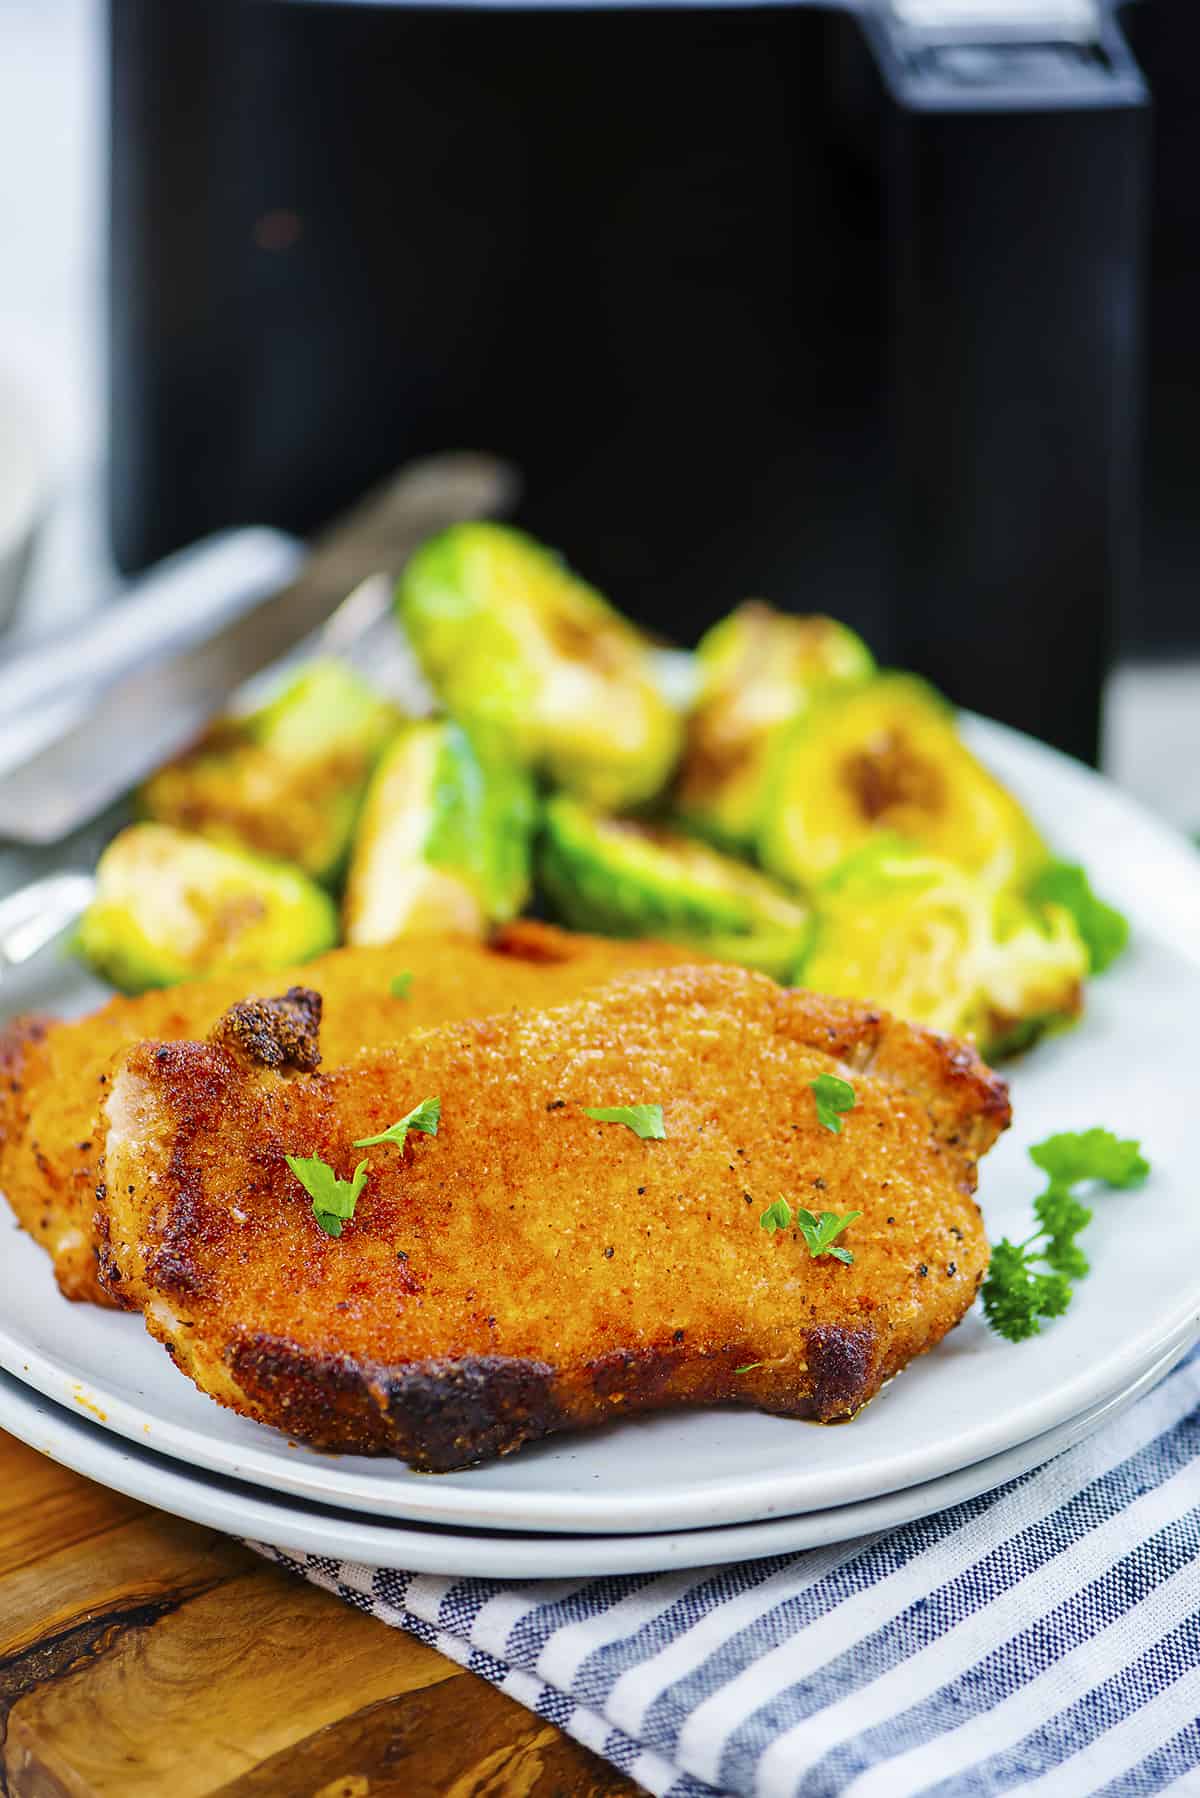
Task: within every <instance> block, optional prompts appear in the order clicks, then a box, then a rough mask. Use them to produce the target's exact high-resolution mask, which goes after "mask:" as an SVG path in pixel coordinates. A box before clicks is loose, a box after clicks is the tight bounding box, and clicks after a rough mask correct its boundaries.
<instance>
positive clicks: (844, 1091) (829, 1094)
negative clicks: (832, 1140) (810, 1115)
mask: <svg viewBox="0 0 1200 1798" xmlns="http://www.w3.org/2000/svg"><path fill="white" fill-rule="evenodd" d="M808 1084H809V1085H810V1086H811V1088H812V1095H813V1098H814V1099H815V1100H816V1101H817V1122H818V1124H821V1125H823V1126H824V1128H825V1129H826V1130H832V1131H833V1133H834V1135H835V1136H840V1135H841V1130H842V1120H841V1118H840V1117H839V1115H838V1114H839V1112H843V1111H853V1110H854V1107H855V1106H856V1105H857V1103H858V1100H857V1099H856V1098H855V1095H854V1088H853V1087H852V1086H851V1084H850V1082H849V1081H848V1080H839V1079H838V1077H837V1075H836V1074H818V1075H817V1077H816V1079H815V1080H810V1081H809V1083H808Z"/></svg>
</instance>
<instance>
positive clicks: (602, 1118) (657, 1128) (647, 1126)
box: [583, 1105, 667, 1141]
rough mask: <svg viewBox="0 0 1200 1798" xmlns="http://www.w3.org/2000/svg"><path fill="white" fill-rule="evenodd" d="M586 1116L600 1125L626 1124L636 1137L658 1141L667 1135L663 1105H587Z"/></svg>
mask: <svg viewBox="0 0 1200 1798" xmlns="http://www.w3.org/2000/svg"><path fill="white" fill-rule="evenodd" d="M583 1109H584V1114H585V1116H587V1117H590V1118H595V1120H596V1122H597V1123H598V1124H626V1125H628V1127H629V1129H630V1130H632V1131H633V1134H634V1135H635V1136H640V1137H642V1139H643V1140H645V1139H646V1138H647V1137H653V1138H654V1139H655V1140H656V1141H657V1140H658V1139H660V1138H662V1137H664V1136H665V1135H666V1134H667V1133H666V1130H665V1129H664V1128H663V1109H662V1106H661V1105H585V1106H584V1108H583Z"/></svg>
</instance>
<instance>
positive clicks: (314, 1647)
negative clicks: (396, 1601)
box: [0, 1432, 641, 1798]
mask: <svg viewBox="0 0 1200 1798" xmlns="http://www.w3.org/2000/svg"><path fill="white" fill-rule="evenodd" d="M640 1791H641V1787H639V1786H635V1785H633V1784H632V1783H631V1782H630V1781H629V1780H627V1779H624V1778H622V1777H621V1776H620V1775H618V1774H617V1773H616V1772H614V1771H613V1770H612V1769H611V1768H610V1767H609V1766H607V1764H606V1763H605V1762H603V1761H601V1760H598V1759H597V1758H596V1757H595V1756H594V1755H591V1754H589V1753H587V1751H586V1750H584V1749H582V1748H580V1747H578V1746H577V1745H576V1744H575V1743H574V1742H572V1741H571V1740H570V1739H569V1738H568V1737H566V1736H564V1735H562V1734H561V1732H560V1731H559V1730H557V1729H555V1728H553V1727H552V1726H551V1725H549V1724H547V1723H545V1722H543V1721H542V1719H540V1718H538V1717H534V1716H532V1715H531V1714H530V1713H529V1712H528V1711H526V1710H523V1709H522V1708H521V1706H519V1705H517V1704H514V1703H513V1701H512V1700H511V1699H509V1698H506V1697H504V1696H503V1695H502V1694H501V1693H499V1692H497V1691H495V1690H494V1689H493V1688H492V1687H491V1686H489V1685H488V1684H487V1683H486V1682H485V1681H483V1680H481V1679H478V1678H477V1677H476V1676H475V1675H474V1674H471V1673H465V1672H464V1671H463V1670H462V1669H461V1668H460V1667H457V1666H456V1665H455V1664H454V1663H453V1662H452V1661H448V1660H446V1659H445V1658H444V1657H443V1656H442V1655H440V1654H437V1653H435V1651H434V1650H433V1649H430V1648H425V1647H423V1646H422V1644H421V1643H419V1642H417V1641H415V1640H414V1639H413V1638H412V1637H411V1636H408V1635H406V1634H405V1633H404V1632H403V1631H402V1630H395V1629H389V1628H388V1627H387V1625H386V1624H382V1623H377V1622H376V1621H375V1620H374V1618H371V1617H365V1616H363V1615H362V1613H361V1612H359V1611H356V1610H354V1609H353V1608H352V1607H351V1606H349V1605H346V1604H343V1603H342V1602H341V1601H340V1600H339V1599H336V1598H333V1597H331V1596H330V1594H328V1593H326V1592H321V1591H318V1590H317V1589H316V1588H315V1587H313V1586H309V1585H307V1584H306V1583H305V1582H304V1581H303V1580H300V1579H296V1578H293V1577H291V1576H289V1575H288V1574H285V1573H283V1572H282V1571H281V1570H280V1569H278V1568H276V1567H272V1566H270V1565H268V1564H267V1563H265V1562H264V1561H262V1560H260V1559H259V1557H258V1556H257V1555H254V1554H252V1553H251V1552H250V1550H249V1549H245V1548H242V1547H241V1546H240V1545H239V1544H238V1543H236V1542H234V1541H232V1540H231V1539H230V1538H229V1537H227V1536H221V1535H218V1534H216V1533H215V1532H213V1531H211V1530H205V1529H200V1528H198V1527H197V1526H195V1525H193V1524H188V1523H181V1522H179V1521H178V1520H176V1519H175V1518H172V1517H168V1516H166V1515H165V1514H164V1513H162V1512H160V1511H151V1510H149V1509H147V1508H146V1507H145V1506H144V1505H140V1504H136V1503H134V1502H133V1501H132V1500H130V1499H125V1498H120V1497H118V1496H117V1495H116V1494H115V1493H111V1492H108V1491H105V1490H104V1489H103V1488H102V1487H100V1486H96V1485H93V1484H92V1483H91V1481H89V1480H84V1479H81V1478H80V1477H79V1476H78V1475H77V1474H73V1473H69V1472H68V1471H67V1470H66V1469H65V1468H62V1467H58V1466H56V1465H55V1464H54V1463H53V1462H52V1461H48V1460H46V1459H45V1458H44V1457H43V1456H41V1455H39V1454H37V1453H36V1452H35V1451H34V1450H33V1449H30V1448H26V1447H25V1446H24V1445H23V1444H22V1443H19V1442H17V1441H15V1440H14V1439H13V1438H12V1437H11V1436H6V1435H4V1434H3V1433H2V1432H0V1794H3V1795H4V1798H163V1795H165V1798H209V1795H210V1794H213V1795H215V1794H220V1798H433V1795H434V1794H437V1795H439V1798H635V1794H637V1793H638V1792H640Z"/></svg>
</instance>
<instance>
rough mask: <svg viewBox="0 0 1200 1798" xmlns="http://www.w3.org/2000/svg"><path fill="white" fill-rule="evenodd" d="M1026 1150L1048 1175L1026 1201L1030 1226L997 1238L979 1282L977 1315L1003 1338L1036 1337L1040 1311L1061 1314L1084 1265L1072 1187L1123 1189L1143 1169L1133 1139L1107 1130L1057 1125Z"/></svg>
mask: <svg viewBox="0 0 1200 1798" xmlns="http://www.w3.org/2000/svg"><path fill="white" fill-rule="evenodd" d="M1029 1156H1030V1160H1031V1161H1032V1162H1033V1163H1034V1165H1035V1167H1039V1168H1041V1170H1042V1172H1043V1173H1044V1174H1045V1175H1046V1176H1047V1180H1048V1185H1047V1187H1046V1190H1045V1191H1044V1192H1042V1193H1039V1194H1038V1196H1037V1198H1036V1199H1035V1200H1034V1201H1033V1215H1034V1217H1035V1218H1036V1219H1037V1225H1038V1227H1037V1229H1036V1230H1034V1231H1033V1233H1032V1234H1031V1235H1029V1236H1027V1237H1026V1238H1025V1240H1024V1242H1010V1241H1009V1240H1008V1238H1007V1237H1003V1238H1002V1239H1001V1241H1000V1242H998V1243H997V1244H996V1246H995V1248H994V1249H993V1250H992V1260H991V1266H990V1267H989V1268H988V1276H987V1279H986V1280H985V1281H984V1283H983V1310H984V1316H985V1317H986V1318H987V1320H988V1322H989V1323H990V1324H991V1326H992V1328H993V1330H995V1331H996V1333H997V1334H998V1335H1000V1336H1004V1337H1007V1339H1008V1341H1009V1342H1024V1341H1025V1340H1026V1338H1028V1337H1030V1336H1036V1335H1037V1334H1038V1332H1039V1331H1040V1330H1041V1327H1042V1325H1041V1319H1042V1318H1044V1317H1061V1316H1062V1314H1063V1312H1064V1311H1065V1310H1066V1309H1067V1307H1068V1305H1069V1304H1070V1303H1071V1299H1072V1296H1073V1288H1072V1285H1071V1281H1072V1280H1081V1279H1082V1278H1083V1277H1084V1275H1085V1274H1086V1273H1087V1272H1088V1269H1089V1266H1090V1263H1089V1261H1088V1258H1087V1256H1086V1255H1085V1254H1084V1252H1083V1250H1082V1249H1081V1248H1080V1246H1079V1243H1078V1241H1077V1238H1078V1237H1079V1236H1080V1235H1081V1233H1082V1232H1083V1231H1084V1230H1085V1229H1086V1228H1087V1226H1088V1225H1089V1224H1090V1223H1091V1221H1092V1216H1093V1213H1092V1212H1091V1210H1089V1208H1088V1207H1087V1206H1086V1205H1084V1204H1082V1203H1081V1202H1080V1201H1079V1200H1078V1199H1077V1198H1076V1197H1075V1193H1074V1190H1073V1189H1074V1188H1075V1187H1076V1186H1080V1185H1082V1184H1083V1183H1084V1182H1085V1181H1092V1182H1096V1183H1099V1184H1101V1185H1103V1186H1110V1187H1115V1188H1117V1189H1118V1190H1126V1189H1128V1188H1130V1187H1133V1186H1140V1185H1141V1184H1142V1182H1143V1181H1144V1180H1145V1178H1146V1176H1147V1174H1148V1173H1149V1172H1150V1163H1149V1162H1148V1161H1147V1160H1146V1157H1145V1156H1144V1155H1143V1154H1142V1149H1141V1144H1140V1143H1137V1142H1134V1141H1133V1140H1132V1139H1130V1138H1128V1137H1126V1138H1122V1137H1118V1136H1114V1135H1113V1133H1112V1131H1111V1130H1102V1129H1095V1130H1066V1131H1062V1132H1060V1133H1059V1134H1058V1135H1056V1136H1048V1137H1047V1138H1046V1140H1045V1142H1040V1143H1035V1144H1034V1146H1033V1148H1031V1149H1030V1151H1029Z"/></svg>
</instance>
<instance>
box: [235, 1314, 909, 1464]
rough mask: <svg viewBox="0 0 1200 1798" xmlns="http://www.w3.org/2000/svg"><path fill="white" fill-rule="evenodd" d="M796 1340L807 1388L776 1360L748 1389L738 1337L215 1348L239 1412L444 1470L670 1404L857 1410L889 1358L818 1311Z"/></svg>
mask: <svg viewBox="0 0 1200 1798" xmlns="http://www.w3.org/2000/svg"><path fill="white" fill-rule="evenodd" d="M804 1343H805V1348H804V1354H805V1359H804V1361H802V1362H798V1363H797V1370H798V1372H799V1373H800V1374H802V1375H805V1376H807V1379H806V1383H807V1384H808V1385H809V1386H810V1387H811V1390H810V1391H808V1392H807V1393H804V1394H802V1395H801V1394H799V1393H795V1392H792V1393H790V1394H789V1393H788V1391H787V1390H786V1389H784V1390H782V1391H781V1390H780V1387H779V1385H778V1381H779V1371H778V1367H776V1369H775V1370H774V1372H773V1375H772V1377H773V1379H774V1380H775V1381H776V1382H777V1383H776V1385H775V1387H774V1389H773V1390H772V1391H770V1392H768V1393H761V1392H760V1393H755V1394H753V1395H751V1394H750V1392H749V1391H748V1390H747V1388H746V1387H745V1385H744V1383H740V1382H735V1380H734V1377H733V1376H734V1364H735V1363H736V1362H737V1361H738V1359H739V1357H740V1356H741V1355H744V1354H745V1353H746V1349H745V1347H744V1345H741V1346H739V1345H731V1346H730V1347H729V1349H728V1350H727V1352H725V1353H724V1354H722V1355H719V1356H717V1355H714V1356H712V1357H710V1358H708V1360H707V1361H706V1362H701V1363H699V1364H698V1363H697V1362H696V1361H695V1360H694V1359H692V1358H690V1356H689V1351H688V1350H687V1349H686V1348H685V1347H682V1346H677V1345H675V1344H673V1343H666V1344H663V1345H662V1346H661V1347H659V1348H651V1349H639V1350H637V1351H636V1352H632V1351H627V1350H616V1351H614V1352H612V1353H610V1354H606V1355H602V1356H600V1357H598V1358H597V1359H596V1360H593V1361H589V1362H587V1363H586V1364H585V1365H584V1366H583V1367H582V1368H580V1369H578V1370H574V1371H571V1372H567V1373H564V1372H561V1371H559V1370H556V1369H555V1368H553V1367H551V1366H550V1365H548V1364H547V1363H546V1362H544V1361H533V1360H521V1359H518V1358H516V1357H514V1356H507V1355H474V1356H467V1357H465V1358H464V1359H462V1360H455V1361H451V1360H440V1361H439V1360H431V1361H419V1362H411V1363H408V1364H407V1365H405V1366H401V1367H390V1368H389V1367H372V1366H368V1365H364V1364H363V1363H362V1362H359V1361H355V1360H353V1359H351V1358H350V1357H349V1356H346V1355H336V1356H327V1357H321V1356H315V1355H313V1354H312V1352H311V1351H309V1350H304V1349H302V1348H300V1347H299V1346H298V1345H297V1344H296V1343H293V1342H288V1341H287V1340H286V1339H283V1338H280V1337H277V1336H267V1335H260V1334H253V1333H249V1332H247V1333H246V1334H245V1335H243V1336H242V1337H241V1338H240V1339H239V1340H238V1341H236V1342H234V1343H231V1344H230V1346H229V1348H228V1349H227V1351H226V1362H227V1365H228V1370H229V1374H230V1377H231V1379H232V1381H233V1382H234V1384H235V1385H236V1387H237V1389H238V1392H239V1393H240V1395H241V1398H242V1400H243V1401H244V1402H246V1403H248V1405H249V1407H250V1410H251V1413H252V1414H253V1413H255V1412H260V1413H261V1414H262V1415H264V1416H265V1417H266V1418H268V1419H269V1420H270V1421H271V1422H276V1423H277V1422H278V1421H279V1420H281V1419H283V1418H286V1420H287V1424H286V1427H287V1428H288V1430H289V1431H290V1432H291V1433H293V1434H294V1435H296V1436H298V1437H300V1438H301V1439H303V1440H304V1441H306V1442H311V1443H312V1444H314V1446H316V1447H318V1448H323V1449H331V1450H335V1451H341V1452H343V1453H351V1454H359V1455H388V1456H393V1457H395V1458H396V1459H399V1460H402V1461H406V1462H407V1463H408V1464H409V1466H411V1467H413V1468H415V1469H416V1470H417V1471H418V1472H422V1473H451V1472H453V1471H454V1470H455V1469H458V1468H463V1467H472V1466H476V1465H478V1464H479V1463H480V1462H481V1461H486V1460H492V1459H494V1458H495V1457H496V1456H499V1455H507V1454H511V1453H512V1452H513V1451H514V1450H515V1449H518V1448H521V1447H522V1446H523V1445H524V1444H526V1443H528V1442H536V1441H539V1440H541V1439H543V1438H544V1437H547V1436H551V1435H554V1434H556V1433H557V1432H559V1431H561V1430H572V1429H578V1428H580V1427H581V1426H586V1425H594V1424H600V1423H605V1422H615V1421H617V1419H618V1418H620V1417H628V1416H633V1415H635V1414H636V1413H638V1412H639V1411H655V1410H662V1409H664V1408H666V1407H669V1406H671V1405H672V1404H674V1405H712V1404H722V1403H730V1402H733V1403H738V1404H742V1405H745V1404H748V1403H751V1404H753V1405H754V1406H755V1408H756V1409H759V1410H771V1411H776V1412H778V1413H779V1414H780V1415H784V1416H787V1417H791V1418H801V1419H805V1418H807V1419H811V1420H814V1421H817V1422H822V1423H825V1422H829V1421H831V1420H833V1419H835V1418H839V1417H847V1416H850V1415H852V1414H853V1413H854V1412H855V1411H857V1410H859V1409H860V1408H861V1407H862V1406H863V1405H864V1404H866V1402H867V1400H868V1399H870V1398H872V1397H873V1396H874V1394H875V1393H876V1392H877V1391H878V1389H879V1387H880V1386H881V1385H882V1384H883V1382H884V1380H885V1379H886V1378H887V1377H888V1375H889V1373H891V1372H894V1371H895V1370H894V1369H893V1368H890V1367H888V1366H887V1365H886V1364H885V1363H884V1362H883V1361H882V1360H881V1359H880V1357H879V1356H878V1355H877V1353H876V1352H875V1343H874V1339H873V1337H872V1334H871V1332H870V1331H867V1330H848V1329H841V1328H838V1327H836V1326H834V1325H829V1324H819V1325H817V1326H815V1327H814V1328H813V1329H811V1330H809V1331H808V1332H807V1334H806V1336H805V1338H804ZM217 1396H220V1395H219V1394H218V1395H217ZM223 1402H228V1401H224V1400H223Z"/></svg>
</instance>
